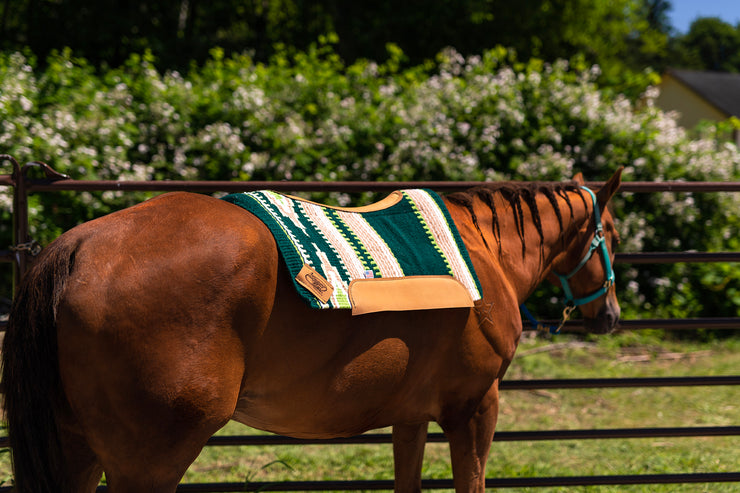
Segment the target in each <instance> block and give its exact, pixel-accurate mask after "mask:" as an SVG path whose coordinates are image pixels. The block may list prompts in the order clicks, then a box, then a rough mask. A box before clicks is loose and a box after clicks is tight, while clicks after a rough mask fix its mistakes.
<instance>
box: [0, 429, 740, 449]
mask: <svg viewBox="0 0 740 493" xmlns="http://www.w3.org/2000/svg"><path fill="white" fill-rule="evenodd" d="M718 436H740V426H700V427H688V428H687V427H684V428H679V427H675V428H612V429H594V430H524V431H497V432H496V434H495V435H494V437H493V441H494V442H531V441H547V440H608V439H632V438H667V437H672V438H678V437H684V438H688V437H718ZM427 442H428V443H445V442H447V438H446V437H445V435H444V433H429V435H427ZM390 443H393V435H392V434H391V433H366V434H363V435H357V436H351V437H341V438H328V439H318V438H292V437H286V436H282V435H228V436H221V435H217V436H213V437H211V438H210V439H209V440H208V443H207V444H206V445H208V446H211V447H235V446H242V445H245V446H265V445H267V446H277V445H378V444H390ZM8 446H9V442H8V437H0V447H8Z"/></svg>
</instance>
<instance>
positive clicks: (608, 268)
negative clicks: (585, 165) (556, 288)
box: [555, 187, 614, 307]
mask: <svg viewBox="0 0 740 493" xmlns="http://www.w3.org/2000/svg"><path fill="white" fill-rule="evenodd" d="M581 188H582V189H583V190H585V191H587V192H588V193H589V195H591V199H592V200H593V204H594V223H595V224H596V231H594V238H593V240H591V246H590V247H589V249H588V251H587V252H586V255H584V256H583V258H582V259H581V261H580V262H579V263H578V265H577V266H576V268H575V269H573V270H572V271H571V272H570V273H569V274H565V275H561V274H558V273H555V275H556V276H558V278H559V279H560V283H561V284H562V285H563V291H564V292H565V305H566V306H573V307H576V306H580V305H585V304H586V303H590V302H591V301H593V300H595V299H596V298H598V297H600V296H603V295H604V294H606V292H607V291H608V290H609V288H610V287H612V286H613V285H614V269H612V261H611V259H610V258H609V250H607V248H606V239H605V237H604V228H603V226H602V225H601V211H600V210H599V205H598V204H597V203H596V195H595V194H594V193H593V192H592V191H591V190H589V189H588V188H586V187H581ZM597 250H598V251H599V252H600V253H601V258H602V259H603V261H604V271H605V273H606V280H605V281H604V284H603V285H602V286H601V287H600V288H599V289H597V290H596V291H595V292H594V293H591V294H590V295H588V296H584V297H582V298H575V297H574V296H573V291H571V289H570V285H569V284H568V279H570V278H571V277H573V276H575V275H576V274H577V273H578V271H580V270H581V269H582V268H583V266H584V265H586V263H587V262H588V261H589V260H590V259H591V257H592V256H593V254H594V252H595V251H597Z"/></svg>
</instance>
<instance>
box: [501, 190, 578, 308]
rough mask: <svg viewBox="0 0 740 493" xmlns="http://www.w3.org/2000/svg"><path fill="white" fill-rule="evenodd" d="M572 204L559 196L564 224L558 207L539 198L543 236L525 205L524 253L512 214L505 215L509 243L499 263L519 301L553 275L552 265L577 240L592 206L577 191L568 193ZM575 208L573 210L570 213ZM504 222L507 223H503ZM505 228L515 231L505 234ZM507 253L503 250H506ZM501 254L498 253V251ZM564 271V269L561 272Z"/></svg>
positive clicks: (502, 250) (558, 260)
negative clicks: (561, 223)
mask: <svg viewBox="0 0 740 493" xmlns="http://www.w3.org/2000/svg"><path fill="white" fill-rule="evenodd" d="M568 197H569V199H570V206H569V205H568V203H567V202H566V201H565V199H563V198H560V197H559V198H558V201H557V203H558V206H559V208H560V217H561V218H562V222H563V226H562V228H561V227H560V223H559V221H558V219H557V216H556V213H555V210H554V208H553V206H552V204H551V203H550V201H549V200H548V199H547V198H546V197H545V196H544V195H539V196H538V197H537V207H538V210H539V215H540V220H541V224H542V233H543V237H542V238H540V235H539V232H538V231H537V228H536V227H535V225H534V223H533V222H532V220H531V218H532V215H531V212H530V211H529V208H528V207H527V206H526V205H523V208H524V217H525V218H526V219H525V221H524V224H525V230H524V239H525V249H524V252H523V253H522V246H521V245H522V243H521V239H520V238H519V237H518V236H517V235H514V234H513V231H516V229H515V228H516V225H515V224H514V219H513V217H512V215H511V214H506V215H504V216H503V217H502V225H501V230H502V234H501V236H502V241H504V242H507V243H508V245H507V244H504V245H503V246H504V248H502V249H501V252H502V253H501V254H500V255H499V262H500V263H501V265H502V267H503V268H504V269H505V272H507V273H510V274H509V275H510V276H511V277H510V280H511V282H512V284H513V286H514V287H515V290H516V292H517V297H518V300H519V302H520V303H523V302H524V301H525V300H526V299H527V298H528V297H529V296H530V295H531V294H532V292H533V291H534V290H535V288H536V287H537V286H538V285H539V284H540V283H541V282H542V281H543V280H544V279H545V278H546V277H547V276H548V275H549V274H550V272H551V271H552V270H553V267H554V266H556V265H558V264H559V263H560V261H562V260H563V259H564V258H565V256H566V254H567V249H568V248H569V247H570V246H571V244H572V243H573V241H574V240H575V239H576V233H577V232H578V231H579V230H580V229H581V227H582V226H583V225H584V223H585V222H586V221H588V219H589V217H590V209H589V207H588V206H587V205H586V202H584V200H583V199H582V197H581V196H580V195H579V194H577V193H574V192H569V193H568ZM571 208H572V212H571ZM504 223H506V225H505V226H504ZM504 228H506V230H507V231H511V232H512V233H509V234H504V233H503V231H504ZM507 251H508V253H503V252H507ZM496 253H499V252H496ZM561 274H564V272H561Z"/></svg>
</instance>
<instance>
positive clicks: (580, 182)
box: [573, 173, 585, 186]
mask: <svg viewBox="0 0 740 493" xmlns="http://www.w3.org/2000/svg"><path fill="white" fill-rule="evenodd" d="M573 181H574V182H576V183H577V184H578V185H579V186H583V184H584V183H585V181H584V180H583V173H576V174H575V176H574V177H573Z"/></svg>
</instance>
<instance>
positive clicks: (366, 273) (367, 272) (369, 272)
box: [365, 269, 375, 279]
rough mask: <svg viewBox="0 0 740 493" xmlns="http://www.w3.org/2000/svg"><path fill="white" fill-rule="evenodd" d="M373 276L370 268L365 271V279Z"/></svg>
mask: <svg viewBox="0 0 740 493" xmlns="http://www.w3.org/2000/svg"><path fill="white" fill-rule="evenodd" d="M373 278H375V274H374V273H373V271H371V270H370V269H368V270H366V271H365V279H373Z"/></svg>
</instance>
